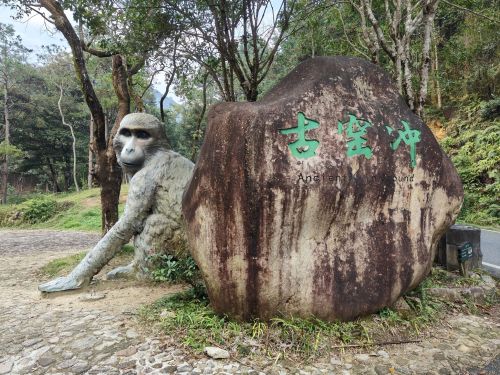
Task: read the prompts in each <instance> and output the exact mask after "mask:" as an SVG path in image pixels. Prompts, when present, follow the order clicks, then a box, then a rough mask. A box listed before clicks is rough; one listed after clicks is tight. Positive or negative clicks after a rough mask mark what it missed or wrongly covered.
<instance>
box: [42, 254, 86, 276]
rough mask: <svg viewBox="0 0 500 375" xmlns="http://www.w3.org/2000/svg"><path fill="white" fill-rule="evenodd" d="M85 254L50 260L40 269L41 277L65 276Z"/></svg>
mask: <svg viewBox="0 0 500 375" xmlns="http://www.w3.org/2000/svg"><path fill="white" fill-rule="evenodd" d="M85 254H86V252H85V251H83V252H81V253H78V254H73V255H69V256H66V257H63V258H58V259H54V260H51V261H50V262H49V263H47V264H46V265H45V266H43V267H42V268H41V269H40V273H41V275H42V276H47V277H55V276H61V275H64V274H67V273H68V272H70V271H71V270H72V269H73V268H74V267H75V266H76V265H77V264H78V263H80V261H81V260H82V259H83V258H84V257H85Z"/></svg>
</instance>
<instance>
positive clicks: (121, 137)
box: [113, 113, 168, 174]
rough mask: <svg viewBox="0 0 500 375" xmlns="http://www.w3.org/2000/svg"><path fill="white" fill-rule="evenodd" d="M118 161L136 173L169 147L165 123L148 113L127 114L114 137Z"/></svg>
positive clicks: (128, 170) (132, 172)
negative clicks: (159, 152)
mask: <svg viewBox="0 0 500 375" xmlns="http://www.w3.org/2000/svg"><path fill="white" fill-rule="evenodd" d="M113 148H114V150H115V153H116V158H117V160H118V163H119V164H120V165H121V166H122V168H123V169H125V172H127V173H130V174H134V173H136V172H137V171H139V170H140V169H141V168H142V167H144V166H145V165H146V164H147V163H148V161H149V160H150V159H151V158H152V157H153V156H154V155H155V154H156V153H157V152H158V151H161V150H167V149H168V141H167V136H166V134H165V129H164V128H163V124H162V123H161V122H160V120H158V119H157V118H156V117H154V116H152V115H148V114H146V113H130V114H128V115H126V116H125V117H124V118H123V119H122V121H121V123H120V127H119V129H118V131H117V133H116V135H115V137H114V139H113Z"/></svg>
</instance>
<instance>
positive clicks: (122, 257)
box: [40, 244, 134, 278]
mask: <svg viewBox="0 0 500 375" xmlns="http://www.w3.org/2000/svg"><path fill="white" fill-rule="evenodd" d="M86 254H87V252H86V251H82V252H79V253H77V254H73V255H68V256H65V257H62V258H57V259H54V260H51V261H50V262H49V263H47V264H46V265H45V266H43V267H42V268H40V276H41V277H42V278H51V277H56V276H63V275H67V274H68V273H69V272H70V271H72V270H73V268H75V267H76V265H77V264H78V263H80V261H81V260H82V259H83V258H85V255H86ZM133 254H134V246H132V245H130V244H127V245H124V246H123V247H122V249H121V250H120V251H119V252H118V253H117V254H116V255H115V257H114V258H113V260H112V262H113V263H126V262H128V261H130V260H131V258H132V257H133Z"/></svg>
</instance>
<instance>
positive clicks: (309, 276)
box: [183, 57, 463, 320]
mask: <svg viewBox="0 0 500 375" xmlns="http://www.w3.org/2000/svg"><path fill="white" fill-rule="evenodd" d="M462 198H463V190H462V185H461V182H460V179H459V177H458V175H457V173H456V171H455V168H454V167H453V165H452V163H451V162H450V159H449V158H448V157H447V156H446V155H445V154H444V152H443V151H442V150H441V148H440V147H439V145H438V143H437V141H436V139H435V138H434V136H433V135H432V133H431V131H430V130H429V129H428V128H427V126H426V125H425V124H424V123H423V122H422V121H421V120H420V119H419V118H418V117H417V116H415V115H414V114H413V113H412V112H411V111H410V109H409V108H408V106H407V105H406V104H405V101H404V100H403V99H402V98H401V96H400V95H399V94H398V91H397V88H396V87H395V86H394V84H393V83H392V80H391V79H390V77H389V76H388V75H387V74H386V73H385V72H384V71H383V70H382V69H380V68H379V67H377V66H375V65H373V64H371V63H369V62H367V61H364V60H360V59H356V58H349V57H320V58H314V59H310V60H307V61H306V62H304V63H302V64H301V65H299V66H298V67H297V68H296V69H295V70H294V71H292V72H291V73H290V74H289V75H288V76H286V77H285V78H284V79H283V80H282V81H281V82H280V83H279V84H278V85H277V86H276V87H275V88H274V89H273V90H271V92H269V93H268V94H267V95H266V96H265V97H264V98H263V99H262V100H261V101H259V102H256V103H221V104H218V105H216V106H214V107H213V108H212V109H211V111H210V113H209V116H208V129H207V132H206V137H205V143H204V145H203V147H202V150H201V154H200V157H199V161H198V164H197V165H196V167H195V171H194V175H193V178H192V180H191V183H190V185H189V187H188V189H187V191H186V192H185V194H184V198H183V213H184V216H185V219H186V222H187V232H188V240H189V242H190V245H191V248H192V253H193V256H194V258H195V260H196V261H197V263H198V265H199V266H200V268H201V271H202V274H203V276H204V279H205V282H206V284H207V287H208V293H209V297H210V300H211V303H212V305H213V307H214V309H215V310H216V311H217V312H219V313H224V314H228V315H230V316H233V317H235V318H239V319H249V318H256V317H258V318H262V319H267V318H270V317H272V316H276V315H292V316H300V317H311V316H315V317H318V318H321V319H326V320H334V319H342V320H348V319H353V318H355V317H357V316H359V315H363V314H368V313H372V312H375V311H377V310H379V309H381V308H383V307H385V306H390V305H392V304H393V303H394V302H395V301H396V300H397V299H398V298H399V296H401V295H402V294H403V293H405V292H406V291H408V290H409V289H411V288H414V287H415V286H417V285H418V284H419V283H420V281H422V279H423V278H424V277H425V276H426V275H427V274H428V272H429V270H430V268H431V264H432V260H433V258H434V256H433V255H434V254H433V253H434V252H435V248H436V244H437V242H438V240H439V238H440V237H441V235H442V234H443V233H444V232H445V231H446V229H447V228H448V226H449V225H450V224H451V223H452V222H453V221H454V219H455V217H456V215H457V213H458V211H459V209H460V206H461V202H462Z"/></svg>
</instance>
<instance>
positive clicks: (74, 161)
mask: <svg viewBox="0 0 500 375" xmlns="http://www.w3.org/2000/svg"><path fill="white" fill-rule="evenodd" d="M59 91H60V94H59V100H58V101H57V107H58V108H59V114H60V115H61V121H62V123H63V125H64V126H67V127H68V128H69V130H70V132H71V139H72V140H73V143H72V145H71V146H72V148H73V183H74V184H75V189H76V191H80V188H79V187H78V181H77V179H76V137H75V132H74V131H73V125H71V124H68V123H67V122H66V120H65V119H64V113H63V110H62V104H61V102H62V98H63V86H62V85H60V86H59Z"/></svg>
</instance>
